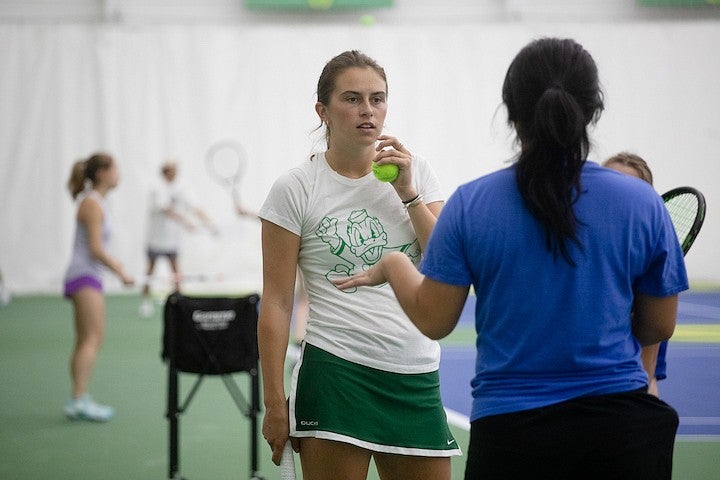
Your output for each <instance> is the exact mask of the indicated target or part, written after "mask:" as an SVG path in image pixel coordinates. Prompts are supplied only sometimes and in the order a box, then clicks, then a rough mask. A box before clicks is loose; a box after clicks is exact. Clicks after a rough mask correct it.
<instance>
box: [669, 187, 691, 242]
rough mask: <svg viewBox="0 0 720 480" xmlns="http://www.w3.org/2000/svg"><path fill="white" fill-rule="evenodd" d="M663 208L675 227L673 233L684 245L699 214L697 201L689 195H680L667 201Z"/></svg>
mask: <svg viewBox="0 0 720 480" xmlns="http://www.w3.org/2000/svg"><path fill="white" fill-rule="evenodd" d="M665 206H666V207H667V210H668V213H669V214H670V219H671V220H672V223H673V226H674V227H675V233H676V234H677V237H678V239H679V240H680V243H681V244H684V242H685V241H686V239H687V237H688V235H689V234H690V233H691V231H692V228H693V226H694V225H695V223H696V219H697V216H698V213H699V206H698V200H697V198H696V197H695V195H692V194H690V193H687V194H681V195H678V196H675V197H673V198H671V199H669V200H668V201H667V202H666V203H665Z"/></svg>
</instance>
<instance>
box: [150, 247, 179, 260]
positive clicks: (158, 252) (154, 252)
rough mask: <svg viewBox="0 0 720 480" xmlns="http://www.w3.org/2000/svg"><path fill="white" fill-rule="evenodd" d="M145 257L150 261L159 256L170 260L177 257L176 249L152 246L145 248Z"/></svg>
mask: <svg viewBox="0 0 720 480" xmlns="http://www.w3.org/2000/svg"><path fill="white" fill-rule="evenodd" d="M147 257H148V259H149V260H151V261H153V262H154V261H155V260H157V259H158V258H160V257H167V259H168V260H170V261H171V262H173V261H175V259H177V250H155V249H152V248H148V249H147Z"/></svg>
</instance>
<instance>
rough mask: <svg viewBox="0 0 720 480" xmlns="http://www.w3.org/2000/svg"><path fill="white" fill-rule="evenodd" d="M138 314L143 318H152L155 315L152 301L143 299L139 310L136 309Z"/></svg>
mask: <svg viewBox="0 0 720 480" xmlns="http://www.w3.org/2000/svg"><path fill="white" fill-rule="evenodd" d="M138 312H139V313H140V316H141V317H143V318H150V317H152V316H153V314H154V313H155V306H154V305H153V302H152V300H150V299H149V298H145V299H143V301H142V302H141V303H140V308H138Z"/></svg>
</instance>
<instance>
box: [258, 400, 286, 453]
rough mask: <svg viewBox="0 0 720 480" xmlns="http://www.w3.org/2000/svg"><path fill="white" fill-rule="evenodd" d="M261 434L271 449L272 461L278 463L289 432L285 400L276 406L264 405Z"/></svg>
mask: <svg viewBox="0 0 720 480" xmlns="http://www.w3.org/2000/svg"><path fill="white" fill-rule="evenodd" d="M262 434H263V437H264V438H265V440H266V441H267V442H268V444H269V445H270V448H271V449H272V461H273V463H274V464H275V465H280V459H281V458H282V453H283V449H284V448H285V443H287V441H288V437H289V434H290V420H289V415H288V406H287V403H286V402H283V403H282V404H281V405H279V406H277V407H268V406H266V408H265V418H264V419H263V426H262Z"/></svg>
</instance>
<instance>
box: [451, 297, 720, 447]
mask: <svg viewBox="0 0 720 480" xmlns="http://www.w3.org/2000/svg"><path fill="white" fill-rule="evenodd" d="M474 304H475V298H474V297H470V298H469V299H468V303H467V304H466V306H465V309H464V310H463V314H462V316H461V318H460V322H459V323H458V327H457V328H456V332H459V334H460V336H461V337H462V340H461V341H460V340H458V334H457V333H456V334H455V336H454V337H453V336H451V337H448V340H447V341H443V342H442V345H443V349H442V359H441V361H440V387H441V391H442V396H443V402H444V403H445V406H446V409H447V410H448V419H449V420H450V421H451V422H452V423H455V424H458V425H460V426H462V425H466V426H467V425H469V424H468V418H467V417H468V415H469V414H470V408H471V403H472V399H471V396H470V380H471V379H472V376H473V370H474V364H475V347H474V344H473V341H474V320H473V310H474ZM667 375H668V377H667V379H665V380H663V381H661V382H660V384H659V389H660V397H661V398H662V399H663V400H665V401H666V402H668V403H669V404H670V405H672V406H673V407H674V408H675V409H676V410H677V411H678V414H679V415H680V427H679V429H678V436H679V437H681V438H685V439H693V438H697V439H702V440H717V441H720V293H689V292H688V293H683V294H681V295H680V307H679V313H678V324H677V328H676V330H675V335H673V338H672V339H671V340H670V343H669V345H668V351H667Z"/></svg>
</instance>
